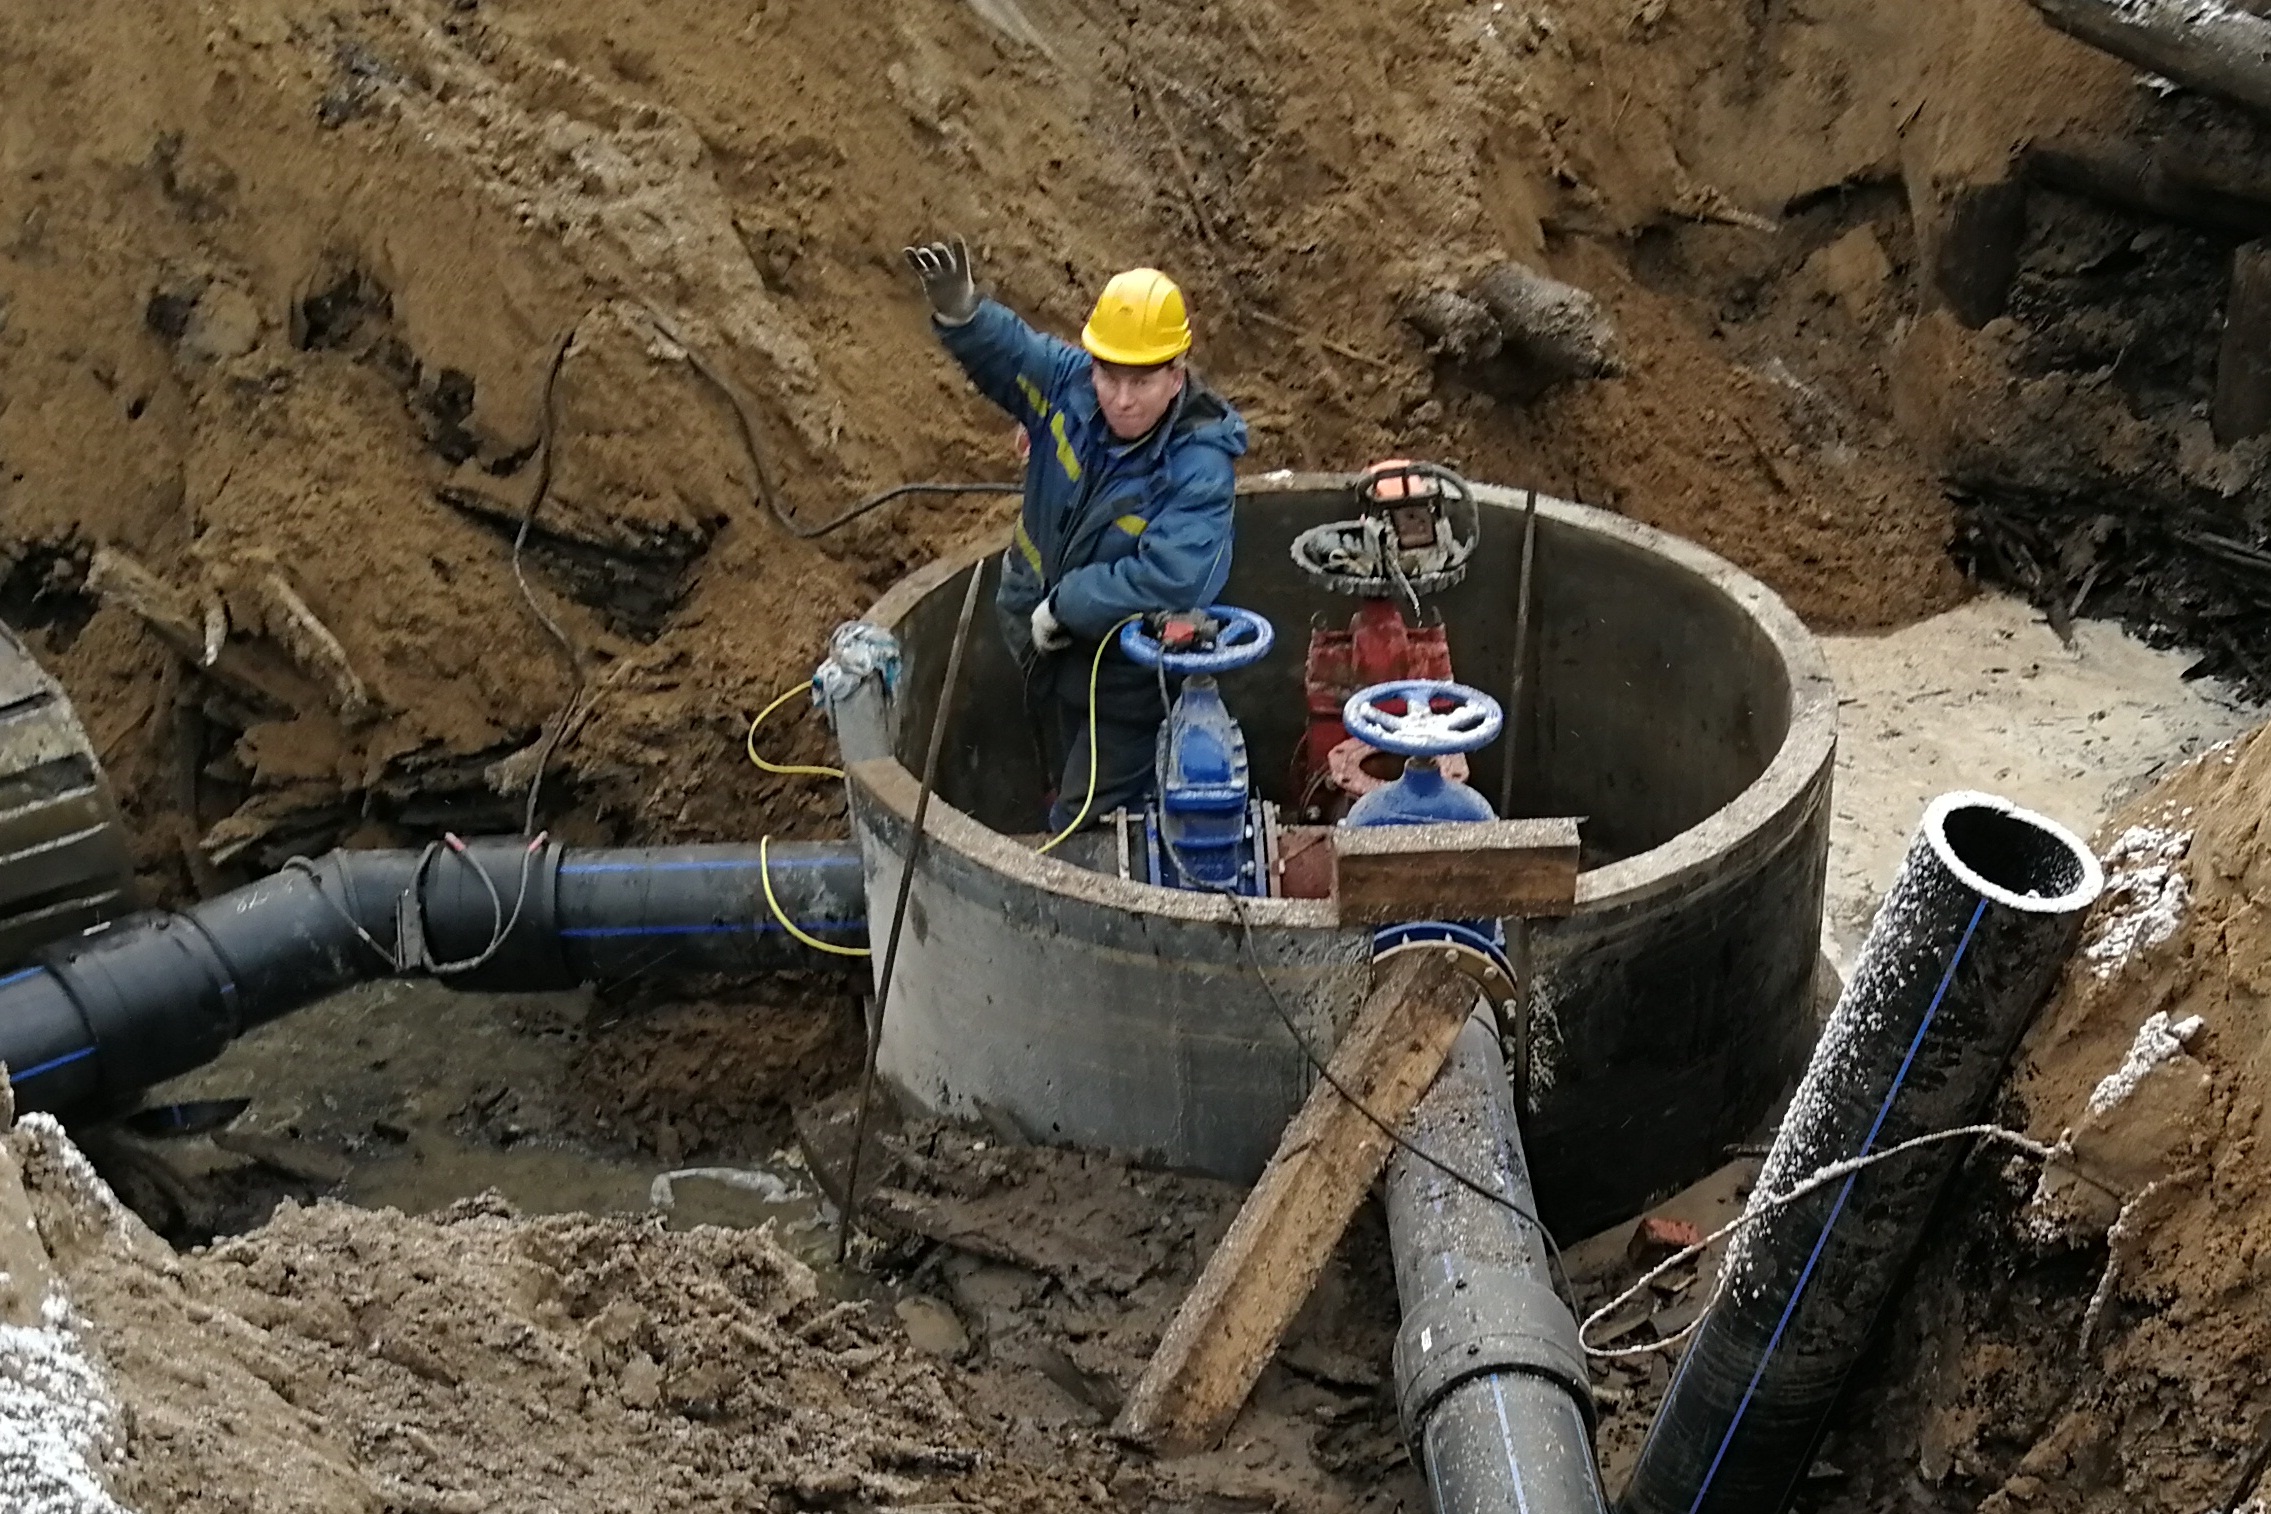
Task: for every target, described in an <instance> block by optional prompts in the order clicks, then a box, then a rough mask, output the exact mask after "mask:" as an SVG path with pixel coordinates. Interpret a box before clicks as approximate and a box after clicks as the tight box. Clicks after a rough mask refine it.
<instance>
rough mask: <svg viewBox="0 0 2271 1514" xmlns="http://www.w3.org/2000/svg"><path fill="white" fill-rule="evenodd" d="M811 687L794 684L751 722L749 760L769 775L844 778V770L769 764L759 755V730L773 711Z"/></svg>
mask: <svg viewBox="0 0 2271 1514" xmlns="http://www.w3.org/2000/svg"><path fill="white" fill-rule="evenodd" d="M810 687H811V685H810V684H803V683H800V684H794V685H792V686H790V688H789V689H788V690H787V691H786V692H784V693H783V694H782V695H781V697H780V698H778V699H776V700H774V701H773V702H772V703H771V704H769V705H767V706H765V708H763V709H761V710H759V711H758V712H757V718H756V719H755V720H752V721H750V722H749V740H748V741H747V742H746V743H745V745H746V746H747V748H748V751H749V760H750V761H751V762H754V763H756V764H757V765H758V766H759V767H761V768H763V769H764V770H765V771H766V772H768V773H779V774H781V775H782V776H783V777H787V778H800V777H801V778H841V777H843V776H844V770H843V769H842V768H824V767H815V766H812V765H810V764H808V763H801V762H767V761H766V760H765V759H764V758H762V757H760V756H758V755H757V728H758V727H759V726H761V725H763V724H764V723H765V721H766V720H767V719H768V718H769V717H770V716H771V715H772V713H773V711H775V710H777V709H779V708H780V707H781V706H782V705H784V704H787V703H788V702H789V701H790V700H792V699H794V698H796V696H797V695H799V694H801V693H803V692H804V691H805V690H806V689H808V688H810Z"/></svg>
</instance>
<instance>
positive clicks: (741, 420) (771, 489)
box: [644, 305, 1025, 541]
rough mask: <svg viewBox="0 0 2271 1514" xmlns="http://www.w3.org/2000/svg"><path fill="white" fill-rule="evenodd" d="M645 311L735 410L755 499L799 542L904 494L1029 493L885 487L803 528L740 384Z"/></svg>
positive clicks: (659, 316)
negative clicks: (786, 500)
mask: <svg viewBox="0 0 2271 1514" xmlns="http://www.w3.org/2000/svg"><path fill="white" fill-rule="evenodd" d="M644 308H645V310H646V313H647V318H648V319H649V320H651V321H652V322H654V325H655V329H656V330H658V331H660V332H661V333H662V334H663V335H664V336H666V337H668V338H669V339H670V341H671V343H672V345H674V346H676V347H677V348H678V349H679V350H680V351H681V352H684V353H685V354H686V361H687V362H689V363H691V364H693V365H694V371H695V372H696V373H698V374H700V375H701V376H702V377H703V378H704V379H706V380H707V381H708V382H709V384H710V387H711V388H713V389H715V390H717V392H718V393H720V394H722V395H724V396H725V402H726V406H727V408H729V409H731V410H732V411H733V418H734V422H735V424H737V425H738V426H739V427H740V428H741V445H742V448H743V450H745V451H746V452H747V453H748V454H749V469H750V472H751V473H752V474H753V475H754V479H753V484H754V487H753V489H752V492H753V493H754V494H755V495H756V497H757V500H758V502H759V503H762V504H763V505H764V507H765V509H766V510H767V511H768V512H769V513H770V514H771V515H772V517H773V519H774V521H775V522H776V523H777V524H778V525H779V526H780V528H781V529H782V530H783V531H786V532H788V534H789V535H791V536H793V537H795V538H796V539H797V540H798V541H811V540H813V539H814V538H816V537H822V536H826V535H827V534H828V533H829V532H831V531H835V530H839V529H841V528H842V527H845V526H848V525H850V524H851V523H852V522H853V521H855V520H858V519H859V518H860V517H861V516H863V515H865V514H867V512H868V511H870V510H873V509H875V508H877V507H878V506H880V505H886V504H889V503H890V502H891V501H892V500H895V499H897V498H899V497H900V496H901V495H903V494H1022V493H1024V492H1025V486H1024V485H1023V484H935V483H925V484H901V485H899V486H898V487H897V488H893V489H886V490H884V491H883V492H882V493H881V494H871V495H869V496H868V497H867V498H866V499H863V500H861V501H860V502H859V503H858V504H856V505H853V506H852V507H851V508H850V509H848V510H845V511H843V512H842V513H841V514H838V515H833V516H830V517H829V518H828V519H827V520H824V521H822V522H821V523H820V524H819V525H817V526H807V525H804V524H801V523H800V522H798V521H797V520H795V519H794V518H793V517H791V516H790V514H789V512H788V508H787V507H786V506H785V505H783V504H782V503H781V491H780V489H779V487H778V486H777V485H776V484H775V483H774V482H773V477H772V470H771V469H769V468H767V467H766V466H765V454H764V449H763V448H761V447H760V446H758V444H757V417H756V416H755V415H754V414H753V413H752V412H751V410H750V407H749V401H748V400H746V399H744V398H742V394H741V388H740V386H739V385H737V384H735V383H734V382H733V381H732V380H731V379H729V378H727V377H726V376H725V374H724V373H723V372H721V371H719V369H718V368H717V366H716V365H715V364H713V363H712V362H711V361H710V360H709V358H708V357H707V356H706V355H704V353H703V352H702V349H700V348H699V347H696V346H695V345H694V344H693V343H692V342H689V341H687V340H686V338H685V337H684V336H682V335H680V334H679V330H678V326H677V323H676V322H674V321H672V320H671V319H670V318H669V317H668V316H666V315H664V314H663V313H662V312H661V311H660V310H657V309H656V308H655V307H654V306H652V305H646V306H645V307H644Z"/></svg>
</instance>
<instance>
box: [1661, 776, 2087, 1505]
mask: <svg viewBox="0 0 2271 1514" xmlns="http://www.w3.org/2000/svg"><path fill="white" fill-rule="evenodd" d="M2103 883H2104V879H2103V875H2102V873H2101V872H2100V870H2099V867H2098V863H2097V859H2096V858H2095V857H2094V856H2092V855H2091V853H2090V850H2089V848H2088V847H2087V846H2085V845H2083V843H2082V842H2081V841H2080V840H2078V839H2077V838H2076V837H2075V836H2074V835H2073V834H2072V833H2071V832H2070V831H2068V830H2066V829H2065V828H2064V827H2063V826H2060V825H2058V824H2057V823H2055V822H2054V821H2050V820H2046V819H2044V818H2043V817H2041V816H2039V815H2035V814H2031V813H2029V812H2027V811H2025V810H2021V809H2018V808H2016V807H2014V806H2013V805H2012V804H2011V803H2010V802H2009V801H2007V800H2003V799H1998V798H1995V797H1993V796H1992V795H1988V794H1974V793H1957V794H1948V795H1945V796H1943V797H1942V798H1940V799H1938V800H1935V801H1934V802H1933V804H1932V805H1931V807H1930V808H1929V809H1928V810H1926V811H1925V815H1924V822H1923V824H1922V825H1921V826H1920V827H1919V828H1918V831H1917V835H1916V838H1915V840H1914V841H1913V842H1911V844H1910V846H1909V851H1908V859H1907V861H1906V863H1905V864H1904V865H1903V867H1902V869H1901V873H1900V877H1899V879H1898V880H1897V881H1896V882H1895V883H1894V884H1893V887H1892V891H1891V892H1890V893H1888V894H1887V895H1886V896H1885V901H1884V904H1883V906H1882V907H1881V908H1880V909H1879V910H1878V912H1877V918H1876V922H1875V923H1874V924H1873V925H1872V926H1871V927H1870V929H1869V935H1868V938H1867V939H1866V940H1865V941H1864V942H1863V943H1862V946H1861V952H1860V955H1859V957H1858V958H1857V959H1856V961H1855V963H1854V969H1853V978H1852V981H1851V983H1850V984H1849V985H1848V987H1847V988H1846V990H1845V993H1844V996H1843V997H1842V998H1840V999H1839V1001H1838V1005H1837V1009H1836V1011H1835V1012H1834V1013H1833V1014H1832V1015H1831V1017H1830V1020H1829V1024H1828V1025H1827V1026H1826V1027H1825V1028H1824V1030H1823V1032H1822V1037H1821V1041H1820V1044H1819V1045H1818V1046H1817V1047H1816V1048H1815V1050H1814V1056H1813V1060H1812V1062H1811V1064H1810V1065H1809V1066H1808V1067H1807V1069H1806V1074H1805V1077H1804V1078H1803V1079H1802V1080H1801V1081H1800V1083H1799V1085H1798V1092H1797V1094H1796V1096H1795V1098H1794V1099H1793V1101H1792V1103H1791V1106H1790V1112H1789V1114H1788V1115H1786V1116H1785V1117H1784V1118H1783V1122H1782V1128H1781V1130H1780V1132H1779V1133H1778V1134H1777V1135H1776V1137H1775V1140H1774V1145H1773V1147H1772V1149H1771V1150H1770V1151H1769V1152H1768V1154H1767V1158H1766V1164H1765V1166H1764V1168H1763V1169H1762V1170H1761V1171H1760V1173H1759V1177H1758V1182H1757V1184H1756V1190H1755V1191H1757V1192H1760V1193H1781V1192H1784V1191H1787V1190H1788V1189H1790V1188H1793V1187H1795V1186H1796V1185H1797V1184H1799V1183H1800V1182H1802V1181H1804V1180H1805V1179H1806V1178H1807V1177H1808V1176H1810V1175H1811V1174H1813V1173H1815V1172H1817V1171H1819V1170H1820V1169H1821V1168H1823V1167H1825V1166H1827V1165H1829V1164H1830V1163H1833V1162H1837V1161H1841V1160H1844V1159H1846V1158H1851V1157H1858V1156H1862V1155H1865V1154H1867V1153H1868V1152H1870V1151H1872V1150H1882V1149H1884V1148H1886V1147H1889V1146H1892V1145H1895V1144H1897V1143H1899V1142H1901V1141H1905V1140H1908V1139H1910V1138H1912V1137H1915V1136H1919V1135H1924V1134H1927V1133H1929V1132H1931V1131H1935V1130H1945V1129H1949V1128H1952V1127H1955V1126H1960V1125H1967V1124H1971V1123H1973V1122H1975V1121H1976V1120H1977V1119H1978V1118H1979V1117H1980V1115H1981V1112H1982V1111H1983V1110H1984V1109H1985V1107H1986V1105H1987V1103H1988V1101H1989V1100H1990V1099H1991V1098H1992V1097H1993V1096H1994V1093H1995V1089H1996V1087H1997V1085H1998V1084H1999V1083H2000V1082H2001V1079H2002V1073H2003V1068H2004V1065H2005V1063H2006V1062H2007V1061H2008V1060H2009V1059H2010V1055H2011V1052H2012V1050H2013V1049H2014V1048H2015V1047H2016V1046H2017V1044H2018V1040H2019V1036H2020V1034H2021V1033H2022V1032H2023V1031H2024V1030H2025V1029H2026V1026H2027V1022H2028V1021H2029V1020H2030V1019H2032V1018H2033V1016H2034V1013H2035V1011H2036V1010H2037V1009H2038V1008H2039V1007H2040V1006H2041V1004H2042V1002H2043V1000H2044V998H2045V997H2046V996H2047V995H2048V994H2049V992H2050V990H2051V988H2052V987H2053V986H2054V985H2055V983H2056V981H2057V978H2058V973H2059V969H2060V967H2061V966H2062V965H2063V964H2064V962H2065V961H2066V959H2067V957H2068V956H2069V955H2070V954H2071V953H2072V951H2073V948H2074V942H2075V938H2076V936H2077V934H2078V933H2079V931H2080V929H2081V924H2082V919H2083V915H2084V912H2085V911H2087V910H2088V908H2089V906H2090V905H2091V903H2092V902H2093V901H2095V900H2096V898H2097V896H2098V893H2099V891H2100V889H2101V888H2102V887H2103ZM1962 1155H1963V1147H1962V1146H1961V1145H1960V1144H1959V1143H1954V1142H1949V1143H1944V1144H1940V1145H1935V1146H1930V1147H1927V1148H1925V1149H1924V1150H1922V1151H1920V1152H1918V1153H1916V1154H1915V1155H1913V1156H1908V1157H1904V1158H1901V1159H1899V1160H1897V1161H1891V1162H1884V1163H1880V1164H1878V1165H1876V1166H1874V1167H1871V1168H1869V1169H1867V1170H1866V1171H1863V1172H1857V1173H1855V1174H1854V1175H1853V1176H1851V1177H1849V1178H1847V1179H1846V1180H1845V1181H1844V1182H1843V1183H1841V1184H1830V1185H1828V1186H1826V1187H1824V1188H1823V1189H1822V1190H1821V1191H1820V1192H1819V1193H1818V1194H1815V1195H1813V1196H1811V1197H1809V1198H1807V1199H1804V1200H1801V1201H1799V1202H1797V1203H1794V1204H1791V1205H1788V1206H1786V1207H1784V1208H1782V1209H1779V1210H1776V1211H1775V1212H1773V1213H1772V1214H1770V1215H1769V1216H1767V1217H1766V1218H1764V1219H1762V1220H1760V1221H1759V1222H1758V1223H1756V1224H1754V1225H1751V1226H1749V1227H1748V1228H1747V1229H1745V1230H1744V1231H1742V1232H1741V1233H1740V1234H1739V1235H1738V1236H1737V1237H1736V1239H1735V1240H1734V1241H1733V1242H1732V1243H1731V1246H1730V1250H1729V1254H1728V1257H1727V1261H1726V1267H1727V1270H1728V1278H1727V1282H1726V1285H1725V1287H1724V1288H1723V1289H1722V1291H1721V1293H1720V1295H1719V1301H1718V1302H1717V1303H1716V1304H1715V1305H1714V1306H1713V1307H1712V1310H1711V1312H1710V1314H1709V1315H1708V1316H1706V1318H1705V1320H1704V1322H1703V1326H1702V1328H1701V1330H1699V1331H1698V1332H1697V1335H1696V1338H1695V1340H1694V1342H1693V1344H1691V1345H1690V1346H1689V1348H1688V1351H1687V1354H1686V1356H1685V1357H1684V1358H1683V1359H1682V1360H1681V1362H1680V1366H1679V1371H1678V1373H1677V1374H1676V1375H1675V1376H1674V1378H1673V1380H1672V1386H1671V1390H1670V1392H1669V1394H1668V1395H1667V1396H1666V1398H1665V1400H1664V1404H1663V1407H1662V1408H1661V1409H1660V1410H1659V1411H1658V1413H1657V1415H1656V1421H1655V1423H1654V1424H1653V1425H1652V1426H1651V1427H1650V1429H1649V1432H1648V1439H1647V1442H1646V1444H1645V1445H1644V1446H1643V1447H1642V1449H1641V1454H1640V1461H1639V1464H1638V1465H1637V1467H1636V1468H1635V1469H1634V1471H1633V1476H1632V1480H1631V1482H1630V1483H1629V1484H1628V1485H1627V1487H1626V1490H1625V1494H1624V1497H1623V1499H1622V1500H1621V1502H1620V1505H1619V1507H1620V1508H1621V1509H1622V1510H1624V1511H1626V1514H1704V1511H1714V1514H1732V1511H1736V1510H1740V1511H1743V1514H1773V1511H1777V1510H1781V1509H1783V1508H1785V1507H1786V1506H1787V1505H1788V1502H1789V1500H1790V1497H1791V1495H1792V1492H1793V1490H1794V1488H1795V1487H1796V1485H1797V1483H1798V1480H1799V1479H1800V1478H1801V1477H1802V1476H1803V1475H1804V1474H1805V1472H1806V1469H1807V1468H1808V1467H1809V1466H1810V1465H1811V1464H1812V1460H1813V1456H1814V1451H1815V1447H1816V1445H1817V1443H1818V1442H1819V1440H1820V1438H1821V1434H1822V1430H1823V1427H1824V1425H1825V1424H1826V1422H1827V1420H1828V1417H1829V1413H1830V1410H1831V1409H1832V1408H1833V1407H1834V1406H1835V1404H1836V1401H1837V1398H1838V1395H1839V1393H1840V1391H1841V1390H1842V1389H1843V1387H1844V1384H1845V1380H1846V1376H1847V1374H1848V1373H1849V1372H1851V1370H1852V1368H1853V1364H1854V1363H1855V1362H1856V1361H1857V1360H1858V1359H1859V1358H1860V1355H1861V1353H1862V1350H1863V1348H1864V1347H1865V1346H1866V1345H1867V1344H1868V1341H1869V1338H1870V1336H1871V1334H1872V1332H1873V1330H1874V1328H1875V1325H1876V1322H1877V1320H1878V1318H1879V1316H1880V1315H1881V1314H1882V1313H1883V1311H1884V1308H1885V1304H1886V1302H1887V1300H1888V1299H1889V1298H1890V1296H1891V1294H1892V1292H1893V1289H1894V1286H1895V1284H1896V1282H1897V1281H1898V1279H1899V1278H1900V1277H1901V1276H1902V1275H1903V1273H1904V1272H1905V1271H1906V1269H1907V1267H1908V1265H1909V1263H1910V1262H1911V1260H1912V1259H1913V1257H1914V1255H1915V1252H1916V1248H1917V1245H1918V1244H1919V1242H1920V1241H1921V1240H1922V1239H1923V1236H1924V1231H1925V1227H1926V1224H1927V1222H1928V1221H1929V1219H1930V1217H1931V1214H1932V1210H1933V1207H1934V1205H1935V1204H1936V1203H1937V1201H1938V1199H1939V1196H1940V1193H1941V1191H1942V1189H1943V1188H1944V1186H1945V1185H1946V1182H1947V1179H1948V1178H1949V1176H1950V1175H1951V1174H1952V1173H1953V1172H1954V1170H1955V1167H1956V1164H1957V1163H1958V1162H1959V1161H1960V1160H1961V1159H1962Z"/></svg>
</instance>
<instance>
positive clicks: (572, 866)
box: [560, 850, 859, 875]
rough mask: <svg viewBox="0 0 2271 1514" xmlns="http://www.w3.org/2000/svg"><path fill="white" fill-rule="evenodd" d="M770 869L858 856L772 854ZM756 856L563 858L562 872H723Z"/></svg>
mask: <svg viewBox="0 0 2271 1514" xmlns="http://www.w3.org/2000/svg"><path fill="white" fill-rule="evenodd" d="M770 860H771V863H772V868H773V871H774V872H776V873H781V872H795V871H797V870H798V869H799V868H815V867H856V866H858V865H859V859H858V858H857V857H856V856H855V855H854V854H852V853H851V852H850V851H849V850H847V851H845V852H844V853H842V854H840V855H837V856H833V857H774V858H771V859H770ZM756 866H757V859H756V858H754V857H752V858H750V859H749V860H748V861H746V862H736V861H731V860H728V859H724V858H721V859H719V860H718V861H715V862H563V863H561V864H560V871H561V872H563V873H574V874H578V875H580V874H583V873H725V872H744V871H753V870H755V868H756Z"/></svg>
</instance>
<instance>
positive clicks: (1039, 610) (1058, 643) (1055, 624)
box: [1032, 599, 1072, 652]
mask: <svg viewBox="0 0 2271 1514" xmlns="http://www.w3.org/2000/svg"><path fill="white" fill-rule="evenodd" d="M1032 630H1033V646H1034V649H1035V650H1036V651H1041V652H1062V651H1063V650H1064V649H1065V648H1066V647H1069V646H1071V645H1072V632H1070V631H1068V630H1066V629H1065V628H1064V625H1063V623H1062V622H1060V621H1059V620H1058V619H1057V612H1056V611H1055V610H1053V609H1051V608H1050V607H1049V602H1048V601H1047V600H1045V599H1044V600H1042V601H1041V602H1040V603H1039V604H1037V605H1035V606H1034V607H1033V621H1032Z"/></svg>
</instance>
